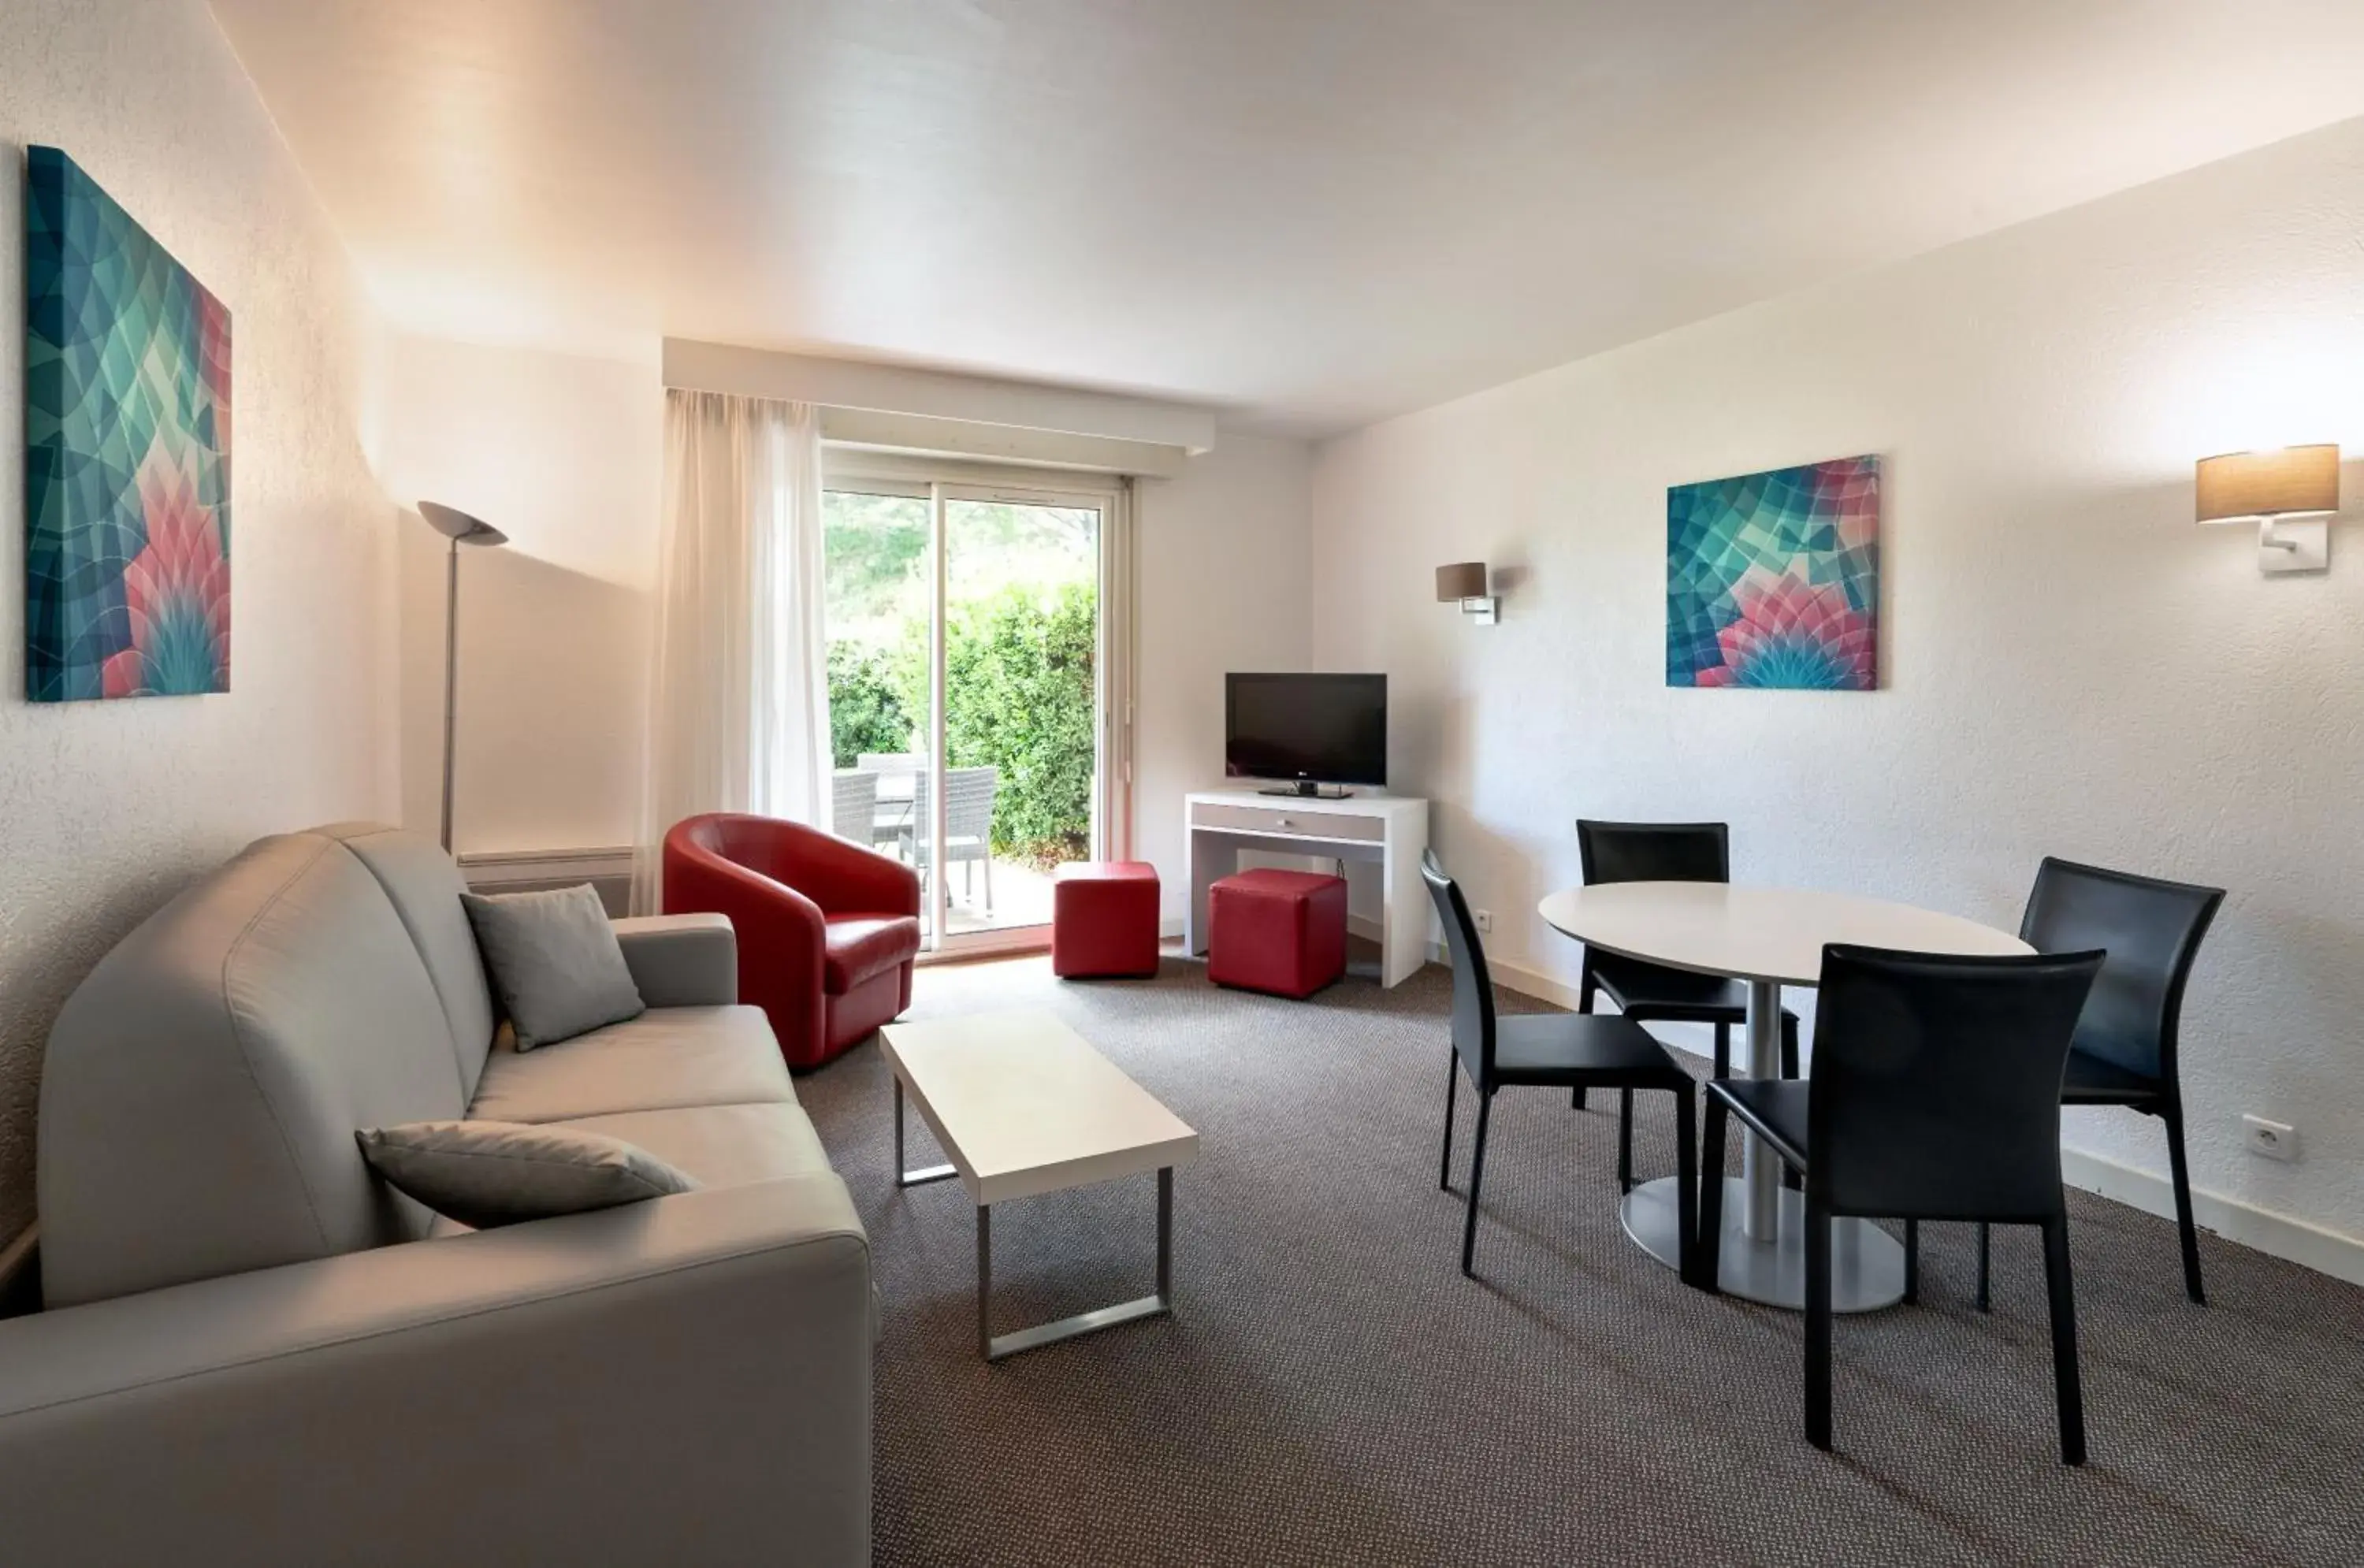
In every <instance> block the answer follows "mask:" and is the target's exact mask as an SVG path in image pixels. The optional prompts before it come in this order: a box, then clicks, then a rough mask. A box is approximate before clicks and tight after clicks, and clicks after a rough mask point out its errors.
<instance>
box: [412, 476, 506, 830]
mask: <svg viewBox="0 0 2364 1568" xmlns="http://www.w3.org/2000/svg"><path fill="white" fill-rule="evenodd" d="M418 515H419V516H420V517H424V518H426V519H427V523H428V526H429V528H433V529H434V530H435V531H436V532H437V533H439V534H441V535H442V536H443V537H444V538H445V539H450V540H451V541H452V549H451V553H450V555H449V556H448V557H447V559H446V561H445V562H444V567H443V814H442V827H441V832H440V838H439V841H440V843H441V844H442V846H443V848H444V850H445V851H446V852H449V851H450V850H451V848H452V742H453V739H454V735H455V727H456V725H457V722H458V718H459V711H460V710H459V702H458V698H459V693H460V547H461V546H462V545H463V544H481V545H496V544H507V543H508V542H509V536H508V535H507V534H505V533H503V532H501V530H500V529H498V528H495V527H493V525H492V524H490V523H488V522H485V521H484V520H483V519H482V518H480V517H471V516H469V515H468V514H467V513H465V512H463V511H461V510H460V509H459V508H458V507H456V506H440V505H439V504H438V503H436V502H433V501H421V502H420V503H418Z"/></svg>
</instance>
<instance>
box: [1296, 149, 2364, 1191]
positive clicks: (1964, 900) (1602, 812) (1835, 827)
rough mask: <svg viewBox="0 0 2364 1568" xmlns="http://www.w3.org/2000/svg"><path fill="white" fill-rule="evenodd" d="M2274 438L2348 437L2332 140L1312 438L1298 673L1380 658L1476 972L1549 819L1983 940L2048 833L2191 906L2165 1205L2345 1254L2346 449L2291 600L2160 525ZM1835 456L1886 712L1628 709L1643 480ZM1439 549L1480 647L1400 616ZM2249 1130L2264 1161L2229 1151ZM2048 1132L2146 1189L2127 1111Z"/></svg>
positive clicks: (2363, 730)
mask: <svg viewBox="0 0 2364 1568" xmlns="http://www.w3.org/2000/svg"><path fill="white" fill-rule="evenodd" d="M1867 199H1870V197H1869V196H1867ZM2297 441H2338V442H2340V443H2341V444H2342V445H2343V447H2344V448H2345V449H2346V450H2347V452H2348V453H2349V454H2350V455H2351V457H2358V456H2364V121H2358V122H2349V123H2348V124H2347V125H2345V126H2341V127H2335V128H2332V129H2330V130H2327V131H2324V132H2319V133H2316V134H2314V135H2311V136H2308V137H2305V138H2302V139H2297V140H2294V141H2291V142H2285V143H2282V144H2280V145H2279V146H2276V147H2272V148H2269V149H2266V150H2262V151H2259V152H2257V153H2252V154H2248V155H2246V156H2244V157H2241V158H2238V159H2236V160H2233V161H2228V162H2225V163H2221V164H2216V165H2213V166H2211V167H2209V168H2205V169H2202V170H2198V171H2195V172H2191V173H2188V174H2184V175H2180V176H2178V177H2176V178H2174V179H2171V180H2168V181H2165V182H2162V183H2158V184H2154V185H2150V186H2147V187H2144V188H2141V189H2138V190H2135V191H2132V192H2128V193H2125V194H2124V195H2119V196H2115V197H2113V198H2110V199H2108V200H2106V201H2102V202H2099V203H2096V204H2093V205H2091V206H2085V207H2081V208H2079V209H2076V210H2074V211H2071V212H2068V213H2063V214H2060V215H2057V216H2055V217H2047V218H2044V219H2042V220H2039V221H2037V222H2034V223H2030V224H2027V225H2024V226H2023V227H2020V228H2013V229H2009V230H2005V231H2002V232H2001V233H1998V234H1994V235H1990V236H1988V237H1986V238H1984V239H1977V240H1973V241H1970V242H1968V243H1966V244H1963V245H1960V246H1957V247H1955V248H1952V249H1950V250H1944V251H1939V252H1936V253H1934V254H1931V255H1928V256H1924V257H1923V258H1920V259H1918V260H1916V261H1910V262H1907V263H1904V264H1901V265H1899V266H1896V267H1893V268H1890V269H1886V270H1883V271H1880V272H1874V273H1871V274H1868V275H1866V276H1862V277H1859V278H1856V279H1853V280H1850V281H1848V282H1847V283H1845V284H1840V285H1835V286H1833V287H1829V288H1825V289H1821V290H1817V291H1814V292H1812V293H1810V294H1807V295H1799V296H1794V297H1791V298H1790V299H1786V300H1781V301H1776V302H1773V303H1771V304H1768V305H1766V306H1758V307H1755V308H1752V309H1749V310H1747V311H1744V312H1741V313H1738V314H1735V315H1733V316H1728V317H1722V318H1719V319H1716V320H1713V321H1711V322H1707V323H1703V324H1701V325H1699V326H1697V327H1694V328H1687V329H1685V330H1683V331H1680V332H1678V333H1674V334H1671V335H1669V336H1667V337H1664V338H1660V339H1654V340H1652V341H1649V342H1646V343H1643V344H1640V345H1636V346H1634V347H1632V348H1630V349H1626V350H1619V351H1617V352H1614V353H1611V354H1607V355H1603V356H1600V357H1598V358H1595V359H1591V360H1588V361H1580V362H1578V363H1576V364H1572V365H1568V366H1564V367H1562V368H1561V369H1559V370H1556V371H1553V372H1549V373H1544V374H1543V375H1540V376H1536V377H1533V378H1530V379H1528V380H1525V381H1522V382H1518V383H1515V384H1510V385H1507V386H1502V387H1498V388H1495V389H1494V390H1492V391H1489V392H1487V393H1483V394H1480V395H1477V396H1474V397H1470V398H1467V399H1464V400H1461V401H1459V402H1455V403H1453V404H1449V405H1445V406H1440V407H1437V408H1433V409H1430V410H1427V411H1425V412H1422V413H1419V414H1415V415H1411V416H1408V417H1404V418H1402V419H1399V420H1395V421H1391V422H1389V423H1387V424H1383V425H1379V426H1377V427H1374V428H1370V429H1368V430H1365V431H1362V432H1359V433H1357V434H1355V435H1354V436H1350V437H1346V438H1344V439H1340V440H1338V441H1336V442H1334V443H1332V444H1330V445H1329V446H1327V447H1326V448H1325V449H1324V450H1322V452H1321V456H1320V459H1319V462H1318V464H1317V468H1316V473H1315V480H1314V524H1313V531H1314V539H1313V559H1312V574H1311V584H1312V602H1313V604H1314V606H1315V615H1314V628H1313V647H1312V657H1313V660H1314V662H1315V664H1316V665H1317V667H1335V668H1371V669H1383V670H1386V671H1388V673H1389V674H1390V675H1391V677H1393V682H1394V692H1395V698H1396V710H1395V716H1394V724H1393V735H1392V741H1393V759H1392V762H1393V776H1394V779H1395V782H1396V785H1397V787H1398V788H1399V789H1401V790H1403V791H1405V792H1407V793H1421V794H1427V795H1432V796H1433V797H1434V798H1435V800H1436V802H1437V808H1436V832H1437V837H1438V840H1439V841H1440V848H1441V849H1442V851H1444V853H1445V854H1446V855H1447V857H1448V859H1449V862H1450V863H1451V864H1452V865H1453V867H1454V869H1455V872H1456V873H1457V874H1458V875H1459V876H1461V877H1462V878H1463V879H1464V880H1465V881H1466V883H1467V884H1468V885H1469V887H1470V890H1471V893H1472V896H1473V902H1476V903H1478V904H1479V905H1481V906H1489V907H1490V908H1491V909H1492V910H1493V911H1494V913H1495V917H1496V919H1495V928H1494V929H1495V932H1496V935H1495V937H1494V938H1493V942H1494V944H1495V948H1496V951H1498V952H1499V953H1500V955H1501V956H1502V957H1504V958H1507V959H1511V960H1512V961H1515V962H1521V963H1523V964H1526V965H1528V966H1530V967H1532V968H1533V969H1536V970H1540V971H1543V972H1544V973H1547V974H1549V975H1551V976H1555V977H1558V978H1562V979H1565V980H1567V981H1568V982H1570V983H1572V982H1573V980H1574V978H1575V975H1576V960H1577V956H1578V954H1577V949H1576V947H1575V946H1574V944H1572V943H1570V942H1567V940H1564V939H1561V938H1559V937H1558V936H1556V934H1555V933H1554V932H1552V931H1551V930H1550V929H1548V928H1546V927H1544V926H1543V925H1542V923H1541V922H1540V921H1539V920H1538V919H1537V918H1536V917H1535V916H1534V914H1533V910H1534V906H1535V901H1536V900H1537V899H1538V898H1539V897H1540V896H1541V895H1543V894H1544V893H1545V892H1547V891H1549V890H1551V889H1552V888H1555V887H1559V886H1565V885H1568V884H1573V883H1575V882H1576V881H1577V880H1578V863H1577V854H1576V847H1575V843H1574V835H1573V826H1572V825H1573V821H1574V818H1576V817H1578V816H1579V815H1589V816H1599V817H1658V818H1689V817H1721V818H1726V819H1729V820H1730V821H1731V823H1732V825H1733V833H1734V870H1735V873H1736V874H1737V875H1738V876H1739V877H1740V878H1742V879H1744V880H1749V881H1756V882H1766V883H1779V884H1800V885H1806V886H1815V887H1828V888H1838V889H1845V890H1848V891H1855V892H1860V893H1865V894H1869V895H1879V896H1885V897H1890V898H1895V899H1901V900H1905V901H1908V902H1912V903H1916V904H1922V905H1926V906H1931V907H1935V908H1939V909H1946V910H1951V911H1955V912H1957V913H1961V914H1965V915H1968V916H1972V917H1978V918H1981V919H1985V920H1988V921H1990V922H1993V923H1996V924H2000V925H2005V926H2014V925H2015V924H2016V923H2017V919H2018V913H2019V908H2020V905H2021V903H2022V901H2023V900H2024V897H2025V895H2026V891H2027V887H2028V884H2029V881H2030V879H2031V877H2032V876H2033V874H2034V872H2035V864H2036V862H2037V860H2038V858H2039V857H2041V856H2042V855H2044V854H2046V853H2054V854H2060V855H2065V856H2069V857H2072V858H2078V859H2086V860H2093V861H2099V862H2104V863H2108V864H2113V865H2120V866H2124V867H2127V868H2129V869H2136V870H2142V871H2147V872H2151V873H2159V874H2163V875H2168V876H2173V877H2182V878H2189V879H2192V880H2196V881H2202V882H2208V883H2213V884H2218V885H2221V886H2224V887H2226V888H2229V889H2230V890H2231V897H2230V898H2229V900H2228V901H2227V904H2226V906H2225V912H2224V914H2223V916H2222V917H2221V918H2220V920H2219V922H2218V925H2217V928H2216V930H2215V933H2214V936H2213V939H2212V940H2211V941H2210V942H2209V944H2208V946H2207V948H2206V950H2205V951H2204V953H2203V955H2202V961H2201V963H2200V966H2199V969H2198V972H2197V974H2196V976H2195V978H2194V982H2193V987H2192V992H2191V1000H2190V1005H2189V1006H2188V1007H2187V1009H2186V1013H2185V1023H2186V1033H2185V1061H2186V1066H2185V1071H2184V1083H2185V1085H2186V1090H2187V1094H2188V1096H2189V1100H2190V1104H2191V1117H2192V1123H2191V1148H2192V1156H2193V1162H2194V1180H2195V1183H2196V1184H2198V1185H2200V1186H2202V1187H2203V1188H2207V1189H2212V1190H2214V1191H2216V1192H2219V1193H2221V1194H2223V1195H2226V1196H2227V1197H2231V1198H2234V1199H2236V1200H2238V1201H2241V1202H2245V1203H2247V1204H2251V1205H2254V1206H2256V1207H2260V1208H2263V1209H2266V1210H2269V1211H2271V1212H2275V1213H2278V1214H2281V1215H2285V1216H2291V1217H2294V1218H2299V1219H2302V1220H2304V1221H2308V1222H2311V1223H2313V1224H2314V1225H2317V1226H2321V1227H2325V1228H2329V1229H2333V1230H2336V1231H2340V1232H2345V1233H2347V1235H2350V1236H2364V1179H2359V1177H2364V1041H2359V1028H2358V1019H2359V1018H2364V962H2359V960H2364V906H2359V904H2358V896H2357V889H2358V887H2359V886H2364V799H2359V795H2358V787H2357V781H2358V777H2359V776H2364V529H2359V528H2357V527H2356V526H2355V523H2354V520H2353V519H2354V518H2355V517H2356V516H2357V515H2358V513H2359V511H2364V506H2359V503H2364V463H2358V462H2353V461H2351V462H2349V463H2348V464H2347V473H2346V478H2347V497H2348V503H2349V508H2350V510H2349V517H2348V518H2347V519H2346V520H2342V521H2339V522H2336V523H2335V524H2334V527H2333V530H2332V532H2333V539H2332V551H2333V560H2332V571H2331V573H2330V574H2329V575H2328V576H2312V577H2280V578H2264V577H2260V576H2259V575H2258V572H2257V569H2256V566H2255V558H2256V548H2255V534H2254V530H2244V529H2241V528H2198V527H2195V526H2193V524H2192V521H2191V517H2192V490H2191V484H2192V463H2193V461H2194V460H2195V459H2197V458H2200V457H2202V456H2204V455H2207V454H2210V453H2213V452H2219V451H2225V450H2238V449H2242V448H2247V447H2254V446H2260V445H2276V444H2281V443H2284V442H2297ZM1859 452H1879V453H1881V454H1883V455H1884V456H1885V458H1886V460H1887V463H1888V467H1887V471H1886V477H1887V494H1886V498H1885V510H1886V518H1885V526H1884V540H1883V550H1884V557H1883V567H1884V573H1885V576H1886V584H1885V589H1884V591H1885V594H1886V605H1885V607H1884V621H1883V636H1884V640H1885V647H1884V649H1883V651H1882V660H1881V663H1882V668H1883V671H1884V673H1885V679H1886V683H1887V685H1886V689H1885V690H1882V691H1880V692H1878V693H1874V694H1827V695H1825V694H1818V693H1805V692H1747V691H1694V690H1684V691H1670V690H1668V689H1667V686H1666V685H1665V683H1664V673H1663V650H1664V635H1665V613H1666V612H1665V607H1664V606H1665V529H1666V491H1667V486H1668V485H1670V484H1681V483H1685V482H1688V481H1692V480H1701V479H1711V478H1715V477H1718V476H1722V475H1726V474H1733V473H1747V472H1750V471H1752V470H1756V469H1764V468H1772V467H1776V466H1779V465H1782V464H1787V463H1795V462H1809V461H1814V460H1819V459H1824V458H1833V457H1844V456H1848V455H1852V454H1855V453H1859ZM1478 557H1483V558H1485V559H1487V560H1489V561H1491V562H1495V563H1496V564H1497V565H1498V566H1503V565H1507V566H1510V567H1512V568H1513V569H1514V576H1515V578H1516V581H1515V582H1514V584H1513V585H1511V587H1510V589H1509V591H1508V596H1507V598H1506V600H1505V604H1504V610H1503V621H1502V624H1501V625H1500V626H1499V627H1496V628H1478V627H1473V626H1470V625H1467V624H1465V623H1464V621H1463V620H1462V618H1461V617H1459V616H1457V615H1455V614H1454V613H1453V612H1452V611H1451V610H1450V609H1448V608H1444V607H1443V606H1436V605H1433V604H1431V603H1429V602H1428V601H1429V595H1430V585H1431V576H1430V573H1431V572H1432V570H1433V568H1434V567H1435V566H1436V565H1437V564H1439V563H1441V562H1450V561H1459V560H1467V559H1474V558H1478ZM1808 999H1809V998H1804V997H1800V998H1797V1000H1799V1001H1805V1000H1808ZM2245 1111H2256V1112H2259V1113H2262V1114H2264V1115H2267V1116H2270V1117H2274V1118H2279V1119H2281V1120H2286V1121H2289V1122H2292V1123H2293V1124H2295V1125H2296V1126H2297V1128H2298V1129H2299V1131H2300V1134H2301V1138H2302V1140H2303V1160H2302V1161H2301V1162H2299V1163H2296V1164H2276V1163H2271V1162H2266V1161H2262V1160H2259V1159H2258V1158H2256V1157H2255V1156H2252V1155H2249V1154H2247V1153H2246V1152H2245V1151H2243V1149H2242V1147H2241V1144H2240V1141H2239V1139H2240V1117H2241V1114H2242V1113H2243V1112H2245ZM2069 1138H2070V1141H2071V1143H2072V1144H2073V1145H2074V1146H2076V1147H2079V1148H2081V1149H2084V1150H2086V1151H2091V1152H2093V1153H2096V1154H2099V1155H2102V1156H2104V1157H2107V1158H2111V1159H2114V1160H2119V1161H2122V1162H2125V1163H2127V1164H2131V1165H2136V1166H2140V1167H2142V1168H2145V1169H2147V1170H2151V1171H2162V1172H2163V1171H2164V1169H2165V1154H2164V1148H2163V1143H2162V1140H2161V1139H2160V1136H2159V1133H2158V1125H2157V1124H2156V1123H2151V1122H2145V1121H2143V1120H2141V1119H2140V1118H2132V1117H2126V1116H2121V1115H2120V1114H2118V1113H2114V1112H2080V1113H2072V1117H2071V1127H2070V1131H2069Z"/></svg>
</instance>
